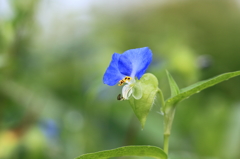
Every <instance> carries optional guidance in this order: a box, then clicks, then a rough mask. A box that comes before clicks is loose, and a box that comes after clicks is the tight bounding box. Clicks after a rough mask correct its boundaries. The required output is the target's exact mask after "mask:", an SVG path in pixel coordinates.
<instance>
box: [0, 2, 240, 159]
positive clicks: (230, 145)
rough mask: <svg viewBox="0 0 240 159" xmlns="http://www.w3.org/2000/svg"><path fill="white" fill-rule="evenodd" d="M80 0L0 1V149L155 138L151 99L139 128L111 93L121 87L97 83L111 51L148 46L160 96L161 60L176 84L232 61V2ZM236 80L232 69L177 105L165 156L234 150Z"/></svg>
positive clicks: (191, 157)
mask: <svg viewBox="0 0 240 159" xmlns="http://www.w3.org/2000/svg"><path fill="white" fill-rule="evenodd" d="M5 1H6V2H7V4H8V5H7V6H8V7H6V6H5V5H4V4H5ZM89 3H90V2H87V1H83V2H82V3H80V4H79V3H77V1H71V2H65V3H64V2H62V1H59V2H58V3H57V2H51V1H44V0H38V1H30V0H21V1H20V0H1V1H0V126H1V127H0V128H1V129H0V158H4V159H5V158H6V159H8V158H9V159H66V158H75V157H77V156H79V155H81V154H84V153H90V152H95V151H100V150H107V149H113V148H116V147H121V146H127V145H154V146H158V147H162V145H163V138H162V136H163V117H162V116H161V115H160V114H159V105H160V102H159V100H156V101H155V103H154V105H153V108H152V110H151V112H150V113H149V117H148V119H147V121H146V124H145V128H144V130H141V124H139V122H138V121H137V118H136V116H135V115H134V113H133V111H132V108H131V106H130V104H129V102H127V101H123V102H120V101H117V99H116V97H117V95H118V94H119V93H120V92H121V88H120V87H117V86H116V87H109V86H107V85H104V84H103V83H102V75H103V74H104V72H105V69H106V68H107V66H108V64H109V62H110V60H111V55H112V53H114V52H118V53H122V52H124V51H125V50H128V49H132V48H138V47H145V46H148V47H149V48H151V50H152V51H153V62H152V63H151V65H150V68H149V69H148V72H151V73H153V74H154V75H155V76H156V77H157V78H158V80H159V81H158V82H159V87H160V88H161V89H162V91H163V92H164V96H165V98H168V97H170V88H169V84H168V79H167V76H166V73H165V70H166V69H167V70H168V71H169V72H170V73H171V75H172V76H173V78H174V79H175V81H176V83H177V84H178V86H179V88H180V89H181V88H184V87H186V86H189V85H191V84H193V83H195V82H197V81H200V80H205V79H208V78H211V77H213V76H216V75H219V74H222V73H225V72H232V71H237V70H239V69H240V63H239V59H240V54H239V52H240V46H239V41H240V29H239V28H240V20H239V19H240V9H239V3H237V2H235V1H232V0H223V1H217V0H211V1H209V0H195V1H192V0H181V1H174V0H172V1H165V0H164V1H161V2H156V1H148V2H145V1H143V0H139V1H134V2H129V1H123V2H119V3H116V2H107V1H104V0H103V1H99V2H95V1H93V2H92V4H91V5H90V7H87V4H89ZM4 6H5V7H4ZM84 6H85V7H84ZM6 8H9V9H8V10H6ZM86 8H88V9H86ZM239 83H240V78H239V77H236V78H233V79H231V80H229V81H225V82H223V83H221V84H218V85H216V86H214V87H211V88H209V89H206V90H204V91H202V92H201V93H199V94H196V95H194V96H192V97H191V98H189V99H188V100H185V101H183V102H181V103H180V104H179V107H177V111H176V116H175V120H174V123H173V127H172V134H171V138H170V148H169V152H170V154H169V155H170V157H171V159H204V158H225V159H239V158H240V152H239V147H240V140H239V138H240V136H239V134H240V133H239V129H240V123H239V121H240V118H239V117H240V104H239V103H240V100H239V94H240V86H239ZM126 158H127V157H126ZM131 158H134V157H131ZM142 158H144V157H142Z"/></svg>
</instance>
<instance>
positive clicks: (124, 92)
mask: <svg viewBox="0 0 240 159" xmlns="http://www.w3.org/2000/svg"><path fill="white" fill-rule="evenodd" d="M131 95H132V86H131V85H128V84H126V85H125V86H123V89H122V96H123V99H128V98H129V97H130V96H131Z"/></svg>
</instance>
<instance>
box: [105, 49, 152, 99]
mask: <svg viewBox="0 0 240 159" xmlns="http://www.w3.org/2000/svg"><path fill="white" fill-rule="evenodd" d="M151 61H152V51H151V50H150V49H149V48H148V47H143V48H137V49H131V50H127V51H125V52H124V53H123V54H118V53H114V54H113V55H112V61H111V62H110V64H109V66H108V68H107V70H106V72H105V74H104V76H103V83H104V84H107V85H109V86H114V85H116V84H117V83H118V86H122V85H123V84H125V85H124V86H123V89H122V96H123V99H124V100H127V99H128V98H129V97H130V96H131V95H132V93H133V91H134V89H133V88H134V86H136V85H137V82H136V80H137V79H138V80H140V78H141V77H142V75H143V74H144V73H145V72H146V70H147V68H148V66H149V64H150V63H151ZM139 87H140V86H139ZM135 98H139V97H135Z"/></svg>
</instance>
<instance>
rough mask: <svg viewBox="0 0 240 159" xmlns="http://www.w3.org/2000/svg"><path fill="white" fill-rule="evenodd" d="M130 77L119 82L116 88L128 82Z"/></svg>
mask: <svg viewBox="0 0 240 159" xmlns="http://www.w3.org/2000/svg"><path fill="white" fill-rule="evenodd" d="M131 79H132V77H129V76H126V77H124V78H123V79H122V80H120V81H119V84H118V86H122V85H123V84H124V83H125V82H127V81H130V80H131Z"/></svg>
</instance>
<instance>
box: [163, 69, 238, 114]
mask: <svg viewBox="0 0 240 159" xmlns="http://www.w3.org/2000/svg"><path fill="white" fill-rule="evenodd" d="M239 75H240V71H236V72H229V73H224V74H221V75H219V76H216V77H213V78H211V79H208V80H205V81H200V82H198V83H195V84H193V85H191V86H189V87H186V88H183V89H181V91H180V93H179V94H178V95H175V96H173V97H171V98H169V99H168V100H167V101H166V103H165V108H164V110H166V109H168V108H170V107H172V106H175V105H176V104H177V103H178V102H180V101H182V100H184V99H186V98H188V97H190V96H191V95H193V94H195V93H199V92H200V91H202V90H204V89H206V88H208V87H211V86H214V85H216V84H218V83H220V82H223V81H225V80H228V79H230V78H233V77H235V76H239Z"/></svg>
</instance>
